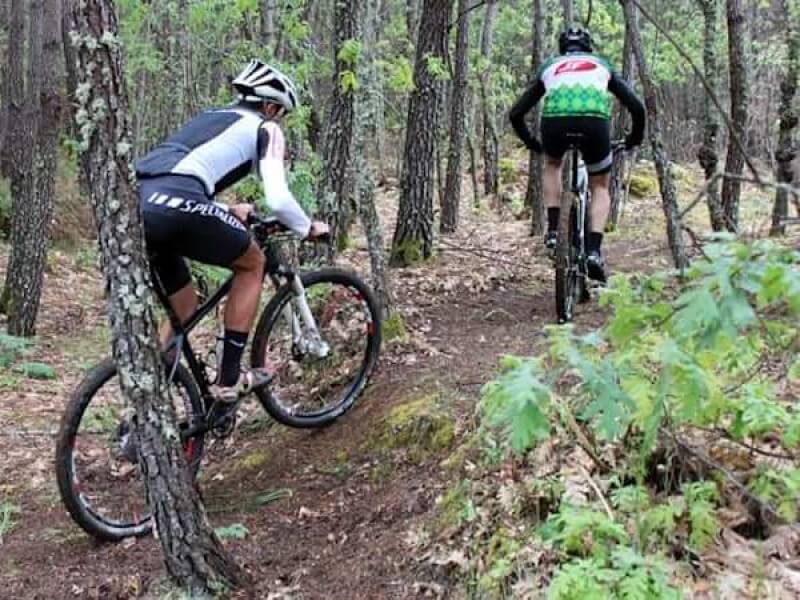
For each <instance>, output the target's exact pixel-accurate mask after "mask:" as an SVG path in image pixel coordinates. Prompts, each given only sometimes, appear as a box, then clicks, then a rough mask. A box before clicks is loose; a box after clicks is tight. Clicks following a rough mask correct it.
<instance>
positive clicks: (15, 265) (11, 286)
mask: <svg viewBox="0 0 800 600" xmlns="http://www.w3.org/2000/svg"><path fill="white" fill-rule="evenodd" d="M29 8H30V18H29V19H28V34H27V38H28V43H27V49H28V60H27V66H28V74H27V77H26V80H27V85H26V86H25V88H24V94H25V97H24V99H23V102H22V104H21V106H15V107H13V110H12V111H11V113H10V118H11V119H12V120H13V121H12V125H11V129H12V132H13V136H12V137H11V140H10V141H11V142H12V143H14V144H15V145H16V144H21V147H18V148H12V149H11V151H12V152H13V153H14V154H15V155H16V156H17V157H18V160H17V161H15V164H14V165H13V167H12V172H11V198H12V200H11V202H12V204H11V252H10V255H9V258H8V270H7V271H6V281H5V286H4V288H3V298H2V304H3V306H4V307H5V312H6V314H7V315H8V332H9V333H10V334H11V335H16V336H20V337H29V336H32V335H34V333H35V331H36V315H37V314H38V311H39V298H40V296H41V291H42V289H41V287H42V286H41V282H42V278H43V277H44V261H43V260H42V261H39V260H37V257H38V256H39V255H40V254H46V251H47V250H46V248H47V239H46V238H45V237H43V236H42V235H41V234H40V233H39V231H38V228H39V227H42V226H43V223H42V222H41V217H42V214H41V211H40V210H39V209H40V207H38V206H37V205H36V171H37V170H36V169H35V168H34V149H35V144H36V134H37V132H38V127H39V89H40V84H41V80H42V78H41V69H42V35H41V33H42V32H41V29H42V11H43V10H44V3H43V0H33V2H30V3H29ZM17 120H19V121H20V122H17ZM45 231H46V226H45ZM29 263H30V264H29Z"/></svg>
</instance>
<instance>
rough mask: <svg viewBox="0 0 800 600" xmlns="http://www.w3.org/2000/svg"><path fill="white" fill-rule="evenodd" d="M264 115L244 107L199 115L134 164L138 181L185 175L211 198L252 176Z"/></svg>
mask: <svg viewBox="0 0 800 600" xmlns="http://www.w3.org/2000/svg"><path fill="white" fill-rule="evenodd" d="M263 122H264V116H263V115H261V114H260V113H259V112H257V111H255V110H252V109H250V108H247V107H245V106H241V105H238V106H231V107H227V108H218V109H212V110H208V111H206V112H203V113H200V114H199V115H197V116H196V117H194V118H193V119H192V120H190V121H189V122H188V123H186V124H185V125H184V126H183V127H182V128H181V129H180V130H178V131H177V132H176V133H175V134H173V135H172V136H170V137H169V138H167V139H166V140H165V141H164V142H162V143H161V144H159V145H158V146H156V147H155V148H153V149H152V150H151V151H150V152H149V153H148V154H147V155H146V156H144V157H143V158H142V159H140V160H139V161H138V162H137V163H136V176H137V177H138V178H139V179H145V178H150V177H159V176H161V175H188V176H191V177H195V178H196V179H199V180H200V181H201V182H202V183H203V185H204V186H205V188H206V192H207V193H208V195H209V196H214V195H216V194H218V193H220V192H221V191H223V190H224V189H226V188H228V187H230V186H231V185H233V184H234V183H236V182H237V181H239V180H240V179H242V178H243V177H245V176H247V175H248V174H249V173H251V172H252V171H253V170H254V169H255V168H256V166H257V163H258V158H259V147H258V143H259V135H258V131H259V127H260V126H261V124H262V123H263Z"/></svg>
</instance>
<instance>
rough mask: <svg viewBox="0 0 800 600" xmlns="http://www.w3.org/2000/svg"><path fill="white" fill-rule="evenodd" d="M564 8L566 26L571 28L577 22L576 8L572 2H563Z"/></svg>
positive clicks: (568, 0)
mask: <svg viewBox="0 0 800 600" xmlns="http://www.w3.org/2000/svg"><path fill="white" fill-rule="evenodd" d="M561 6H562V7H563V8H564V26H565V27H569V26H570V25H572V24H573V23H574V22H575V7H574V4H573V2H572V0H561Z"/></svg>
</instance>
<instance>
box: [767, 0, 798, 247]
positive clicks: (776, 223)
mask: <svg viewBox="0 0 800 600" xmlns="http://www.w3.org/2000/svg"><path fill="white" fill-rule="evenodd" d="M782 6H783V13H784V15H785V16H786V22H787V24H788V31H787V37H786V48H787V66H786V76H785V78H784V80H783V81H782V82H781V103H780V108H779V115H780V122H779V125H778V127H779V133H778V147H777V149H776V151H775V161H776V162H777V164H778V182H779V183H785V184H787V185H793V184H794V178H795V174H794V170H793V169H792V161H793V160H794V159H795V158H796V157H797V145H796V144H794V143H792V135H793V133H794V130H795V129H796V128H797V123H798V107H797V82H798V72H800V10H797V8H794V9H792V7H791V6H789V0H783V2H782ZM788 216H789V191H788V190H786V189H779V190H778V191H777V193H776V195H775V206H774V207H773V210H772V228H771V229H770V233H771V235H783V234H784V233H785V231H786V227H785V225H783V221H784V219H786V218H787V217H788Z"/></svg>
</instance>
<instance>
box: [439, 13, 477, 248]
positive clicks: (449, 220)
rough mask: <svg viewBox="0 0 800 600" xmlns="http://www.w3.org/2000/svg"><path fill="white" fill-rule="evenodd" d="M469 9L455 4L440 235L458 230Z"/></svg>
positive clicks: (467, 67) (466, 89)
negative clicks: (451, 83) (455, 14)
mask: <svg viewBox="0 0 800 600" xmlns="http://www.w3.org/2000/svg"><path fill="white" fill-rule="evenodd" d="M469 5H470V1H469V0H458V14H459V15H462V16H461V17H460V18H459V21H458V29H457V33H456V55H455V74H454V79H453V93H452V102H451V104H450V148H449V151H448V154H447V178H446V179H447V181H446V183H445V192H444V200H443V202H442V207H441V208H442V216H441V223H440V229H441V231H442V233H453V232H455V230H456V229H457V228H458V213H459V207H460V205H461V176H462V174H463V171H464V168H463V164H464V161H463V159H464V136H465V134H466V129H465V126H466V112H465V109H466V100H467V94H468V93H469V83H468V81H467V78H468V75H469V60H468V59H469V57H468V55H467V51H468V50H469V14H464V13H466V11H467V8H468V7H469Z"/></svg>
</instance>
